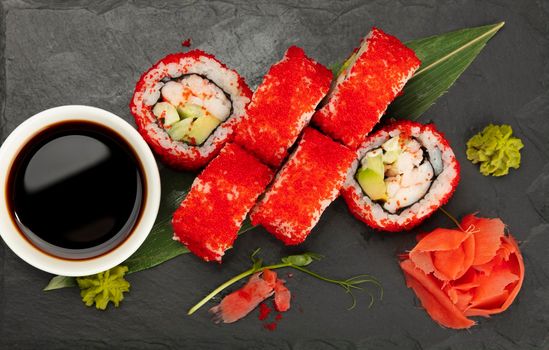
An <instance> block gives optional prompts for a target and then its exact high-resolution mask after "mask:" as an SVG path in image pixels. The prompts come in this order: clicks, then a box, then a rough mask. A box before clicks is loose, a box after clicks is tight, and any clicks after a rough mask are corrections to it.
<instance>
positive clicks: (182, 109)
mask: <svg viewBox="0 0 549 350" xmlns="http://www.w3.org/2000/svg"><path fill="white" fill-rule="evenodd" d="M177 113H179V116H180V117H181V118H183V119H184V118H194V119H196V118H199V117H202V116H203V115H204V114H205V113H204V111H203V110H202V107H200V106H199V105H195V104H192V103H185V104H184V105H180V106H177Z"/></svg>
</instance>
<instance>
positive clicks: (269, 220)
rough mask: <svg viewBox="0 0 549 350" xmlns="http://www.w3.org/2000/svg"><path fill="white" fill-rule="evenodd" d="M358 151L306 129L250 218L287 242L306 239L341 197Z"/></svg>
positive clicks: (315, 131)
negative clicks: (332, 204)
mask: <svg viewBox="0 0 549 350" xmlns="http://www.w3.org/2000/svg"><path fill="white" fill-rule="evenodd" d="M355 157H356V154H355V152H353V151H351V150H349V149H348V148H347V147H345V146H343V145H341V144H339V143H337V142H335V141H333V140H332V139H330V138H329V137H327V136H324V135H323V134H321V133H320V132H318V131H317V130H315V129H313V128H309V127H308V128H306V129H305V131H304V133H303V137H302V138H301V140H300V142H299V144H298V146H297V149H296V150H295V151H294V152H293V153H292V155H291V156H290V158H289V159H288V161H287V162H286V163H285V164H284V166H283V167H282V169H281V170H280V172H279V173H278V175H277V176H276V178H275V180H274V181H273V184H272V185H271V187H270V188H269V190H268V191H267V193H266V194H265V196H264V197H263V199H262V200H261V201H260V202H259V203H258V204H257V205H256V206H255V207H254V209H253V210H252V213H251V216H250V217H251V220H252V223H253V224H254V225H262V226H263V227H265V228H266V229H267V231H269V232H270V233H272V234H273V235H274V236H275V237H277V238H278V239H280V240H281V241H283V242H284V243H285V244H286V245H294V244H299V243H301V242H303V241H304V240H305V239H306V238H307V236H308V235H309V233H310V232H311V229H312V228H313V227H314V226H315V225H316V223H317V222H318V220H319V219H320V215H321V214H322V213H323V212H324V210H325V209H326V207H327V206H328V205H329V204H330V203H331V202H332V201H333V200H334V199H335V198H336V197H337V196H338V194H339V190H340V188H341V186H342V185H343V182H344V181H345V178H346V176H347V172H348V171H349V168H350V167H351V164H352V162H353V160H354V159H355Z"/></svg>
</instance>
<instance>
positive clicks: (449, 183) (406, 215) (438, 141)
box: [343, 126, 459, 227]
mask: <svg viewBox="0 0 549 350" xmlns="http://www.w3.org/2000/svg"><path fill="white" fill-rule="evenodd" d="M400 133H401V132H400V130H399V129H398V128H396V129H393V130H391V131H390V132H387V131H381V132H378V133H376V134H375V136H374V137H371V138H369V139H368V140H367V141H366V142H365V143H364V144H363V145H362V147H361V148H360V149H359V150H358V151H357V155H358V159H357V160H355V162H353V165H352V168H351V170H350V172H349V174H348V176H347V180H346V182H345V185H344V186H343V187H344V189H345V190H346V191H353V192H354V193H353V194H354V196H353V198H354V199H355V200H357V203H356V204H357V205H358V207H360V208H364V211H365V212H364V214H365V215H368V216H371V217H372V219H373V220H374V221H376V222H377V223H378V225H379V226H380V227H384V226H388V225H391V224H392V225H395V224H396V225H399V226H400V225H402V226H403V225H405V224H407V223H409V222H411V221H417V220H421V218H423V217H426V216H428V215H430V214H431V213H432V212H433V210H434V208H435V209H436V208H438V207H439V206H440V205H441V201H442V200H443V199H444V198H445V197H446V196H447V194H448V193H451V192H452V191H453V190H454V188H453V180H454V179H455V178H456V177H458V176H459V174H458V169H457V166H456V160H455V155H454V152H453V151H452V149H451V148H450V147H445V146H443V145H444V144H445V143H444V140H443V139H442V135H440V134H438V133H433V132H432V130H431V129H423V130H422V129H421V128H420V127H417V126H416V127H412V128H411V134H409V136H411V137H414V138H415V139H417V140H418V141H419V142H420V143H421V144H422V146H423V147H425V149H426V150H427V152H428V153H429V154H431V153H433V151H435V149H436V148H438V149H439V150H440V151H441V156H442V165H443V168H442V172H441V173H440V174H438V176H437V177H436V178H435V180H434V181H433V182H432V184H431V187H430V188H429V191H428V192H427V193H426V194H425V196H424V197H423V198H422V199H420V200H419V201H418V202H416V203H414V204H413V205H412V206H410V207H408V208H405V209H404V210H403V211H402V212H400V213H398V214H391V213H389V212H387V211H385V210H384V209H383V207H382V206H381V205H380V204H379V203H377V202H374V201H372V200H371V199H370V198H369V197H368V196H367V195H366V194H364V192H363V190H362V188H361V187H360V185H359V183H358V182H357V180H356V179H355V174H356V172H357V169H358V167H359V166H360V159H362V158H363V157H364V156H365V155H366V153H367V152H368V151H370V150H373V149H376V148H379V147H381V145H382V144H383V143H384V142H385V141H387V140H388V139H390V138H392V137H395V136H398V135H400ZM368 211H369V212H368ZM367 212H368V213H367Z"/></svg>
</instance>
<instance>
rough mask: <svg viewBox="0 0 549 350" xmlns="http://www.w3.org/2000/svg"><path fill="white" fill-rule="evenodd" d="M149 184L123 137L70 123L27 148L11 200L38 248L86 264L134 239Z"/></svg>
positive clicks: (14, 174) (17, 165)
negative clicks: (132, 235) (145, 183)
mask: <svg viewBox="0 0 549 350" xmlns="http://www.w3.org/2000/svg"><path fill="white" fill-rule="evenodd" d="M143 183H144V182H143V179H142V171H141V167H140V165H139V162H138V160H137V159H136V157H135V155H134V153H133V151H132V150H131V148H130V146H129V145H127V144H126V143H125V142H124V141H123V140H122V139H121V137H119V136H118V135H116V134H115V133H114V132H113V131H111V130H110V129H107V128H106V127H104V126H100V125H97V124H93V123H89V122H81V121H79V122H64V123H60V124H57V125H54V126H52V127H50V128H48V129H46V130H44V131H42V132H41V133H39V134H38V135H37V136H36V137H34V138H33V139H32V140H31V141H30V142H29V143H28V144H27V145H25V146H24V147H23V149H22V150H21V152H20V153H19V155H18V157H17V158H16V160H15V162H14V164H13V166H12V169H11V171H10V176H9V181H8V186H9V189H8V191H7V193H8V195H9V197H10V198H8V200H9V203H10V207H11V210H12V212H13V215H14V219H15V221H16V223H17V225H18V226H19V228H20V229H21V231H22V233H23V234H24V235H25V236H26V237H27V238H28V239H29V240H30V241H31V243H33V244H34V245H36V246H37V247H38V248H40V249H42V250H44V251H46V252H48V253H50V254H53V255H56V256H59V257H64V258H77V259H82V258H89V257H92V256H97V255H100V254H103V253H105V252H107V251H109V250H111V249H112V248H114V247H116V246H117V245H118V244H120V243H121V242H122V241H123V240H124V239H125V238H126V237H127V236H128V235H129V234H130V233H131V231H132V228H133V226H134V225H135V223H136V221H137V220H138V218H139V216H140V212H141V206H142V199H143V196H144V194H143V192H144V189H143Z"/></svg>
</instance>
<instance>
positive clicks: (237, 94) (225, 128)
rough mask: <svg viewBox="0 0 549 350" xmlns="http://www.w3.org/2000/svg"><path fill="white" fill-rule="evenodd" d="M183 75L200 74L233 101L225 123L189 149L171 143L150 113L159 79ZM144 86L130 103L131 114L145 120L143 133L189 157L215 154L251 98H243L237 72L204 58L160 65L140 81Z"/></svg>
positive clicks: (175, 152) (156, 95) (174, 151)
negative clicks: (131, 105) (200, 142)
mask: <svg viewBox="0 0 549 350" xmlns="http://www.w3.org/2000/svg"><path fill="white" fill-rule="evenodd" d="M186 74H198V75H202V76H204V77H206V78H208V79H209V80H211V81H212V82H214V83H215V84H216V85H217V86H219V87H220V88H221V89H222V90H223V91H224V92H225V93H227V94H228V95H229V96H230V98H231V102H232V108H233V111H232V114H231V116H229V118H228V119H227V121H225V122H224V123H222V124H221V125H220V126H219V127H217V128H216V129H215V131H214V132H213V133H212V134H211V135H210V136H209V137H208V139H207V140H206V141H205V142H204V143H203V144H202V145H200V146H192V145H189V144H187V143H185V142H179V141H174V140H172V139H171V137H170V136H169V135H168V133H167V132H166V131H165V130H164V128H163V127H161V126H160V125H159V124H158V123H157V118H156V116H155V115H154V114H153V113H152V110H151V108H150V107H151V106H153V105H154V104H155V103H156V102H157V101H158V99H159V98H160V89H161V88H162V86H164V83H163V82H162V79H164V78H165V77H169V78H172V79H175V78H178V77H180V76H182V75H186ZM143 79H144V81H145V84H144V85H143V86H142V87H141V88H140V90H139V91H136V93H135V95H134V99H133V102H134V104H135V108H134V109H135V110H134V111H133V112H134V113H137V114H139V115H141V118H144V119H145V120H146V132H147V134H148V135H149V136H150V137H151V138H152V139H155V140H157V141H158V142H159V144H160V145H161V146H162V147H163V148H164V149H166V150H169V151H170V152H172V153H174V154H182V153H183V154H187V155H188V156H189V157H193V156H196V153H195V152H196V151H198V156H199V157H207V156H208V155H210V154H211V153H212V152H214V151H215V149H216V147H215V145H216V143H218V142H219V141H220V140H224V139H226V138H227V136H228V134H229V133H231V132H232V125H233V124H234V123H236V121H237V120H238V119H240V118H241V117H242V116H243V115H244V112H245V108H246V105H247V104H248V103H249V102H250V99H249V98H248V97H247V96H245V94H244V93H243V91H242V89H241V88H240V85H239V81H238V79H239V77H238V74H237V73H236V72H234V71H233V70H230V69H228V68H226V67H223V66H222V65H221V64H220V63H219V62H218V61H216V60H214V59H212V58H210V57H207V56H201V57H199V58H198V59H197V58H196V57H182V58H181V59H180V60H179V62H173V63H168V64H164V63H163V62H160V63H159V64H158V65H157V66H156V67H155V68H154V69H152V70H150V71H149V72H148V73H147V74H146V76H145V77H144V78H143Z"/></svg>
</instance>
